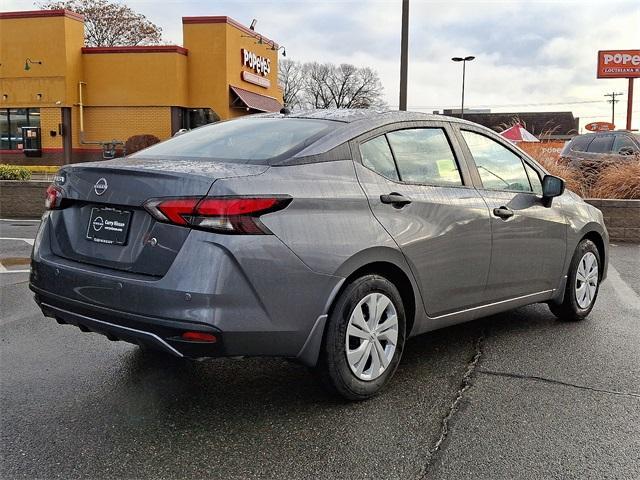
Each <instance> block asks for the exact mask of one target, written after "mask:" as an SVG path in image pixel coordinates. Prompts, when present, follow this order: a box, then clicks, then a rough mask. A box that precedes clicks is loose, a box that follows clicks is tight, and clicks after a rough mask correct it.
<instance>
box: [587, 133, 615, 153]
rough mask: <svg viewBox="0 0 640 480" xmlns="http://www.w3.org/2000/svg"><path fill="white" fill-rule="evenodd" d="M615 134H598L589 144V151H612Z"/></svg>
mask: <svg viewBox="0 0 640 480" xmlns="http://www.w3.org/2000/svg"><path fill="white" fill-rule="evenodd" d="M612 146H613V135H597V136H596V137H595V138H594V139H593V142H591V143H590V144H589V148H588V149H587V152H589V153H611V148H612Z"/></svg>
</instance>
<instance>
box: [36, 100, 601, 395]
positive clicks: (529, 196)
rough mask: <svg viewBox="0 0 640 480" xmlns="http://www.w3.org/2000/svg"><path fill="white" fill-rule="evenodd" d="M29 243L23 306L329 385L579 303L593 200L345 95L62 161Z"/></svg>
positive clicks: (491, 148)
mask: <svg viewBox="0 0 640 480" xmlns="http://www.w3.org/2000/svg"><path fill="white" fill-rule="evenodd" d="M46 205H47V209H48V210H47V212H46V213H45V215H44V217H43V222H42V225H41V228H40V230H39V232H38V235H37V238H36V241H35V245H34V250H33V257H32V271H31V278H30V286H31V289H32V290H33V291H34V292H35V298H36V301H37V302H38V304H39V305H40V307H41V309H42V311H43V313H44V314H45V315H46V316H48V317H52V318H55V319H56V320H57V321H58V323H60V324H71V325H75V326H77V327H79V328H80V330H82V331H83V332H98V333H101V334H103V335H105V336H106V337H107V338H108V339H110V340H125V341H128V342H132V343H136V344H138V345H140V346H141V347H144V348H149V347H150V348H153V349H157V350H160V351H162V352H165V353H168V354H172V355H175V356H178V357H187V358H203V357H216V356H282V357H287V358H291V359H294V360H296V361H298V362H301V363H303V364H305V365H308V366H309V367H311V368H312V370H313V371H314V372H315V373H316V374H317V376H318V377H319V379H320V380H321V381H322V382H324V384H325V385H326V386H327V387H328V388H330V389H331V390H333V391H335V392H336V393H338V394H340V395H342V396H344V397H346V398H348V399H354V400H359V399H365V398H368V397H370V396H372V395H375V394H376V393H378V392H379V391H380V390H381V389H382V388H383V387H384V386H385V385H386V384H387V383H388V382H389V380H390V379H391V377H392V376H393V373H394V371H395V370H396V368H397V366H398V363H399V362H400V359H401V356H402V350H403V347H404V344H405V341H406V339H407V338H408V337H410V336H414V335H419V334H422V333H425V332H428V331H431V330H434V329H437V328H442V327H445V326H449V325H453V324H456V323H461V322H466V321H469V320H473V319H475V318H479V317H483V316H486V315H490V314H494V313H497V312H501V311H504V310H507V309H511V308H515V307H520V306H523V305H526V304H531V303H536V302H546V303H548V304H549V307H550V308H551V311H552V312H553V313H554V314H556V315H557V316H558V317H559V318H560V319H563V320H582V319H584V318H585V317H586V316H587V315H588V314H589V312H590V311H591V309H592V307H593V305H594V302H595V301H596V297H597V294H598V287H599V284H600V282H602V281H603V280H604V278H605V277H606V270H607V260H608V252H607V248H608V246H607V245H608V235H607V231H606V229H605V227H604V224H603V221H602V215H601V213H600V211H599V210H597V209H596V208H594V207H592V206H590V205H588V204H586V203H585V202H583V201H582V199H580V198H579V197H578V196H577V195H575V194H574V193H572V192H570V191H568V190H567V191H565V188H564V182H563V181H562V180H561V179H560V178H557V177H553V176H551V175H549V174H548V173H547V172H545V170H544V169H543V168H542V167H541V166H540V165H538V164H537V163H536V162H534V161H533V160H532V159H531V158H529V157H528V156H527V155H526V154H525V153H523V152H522V151H520V150H519V149H517V148H516V147H514V146H513V145H511V144H510V143H508V142H506V141H504V140H503V139H502V138H501V137H500V136H498V135H496V134H495V133H493V132H492V131H491V130H488V129H486V128H483V127H481V126H479V125H476V124H473V123H470V122H466V121H463V120H458V119H454V118H447V117H442V116H432V115H426V114H419V113H406V112H376V111H360V110H340V111H305V112H298V113H295V114H289V113H284V114H265V115H258V116H250V117H245V118H242V119H238V120H232V121H227V122H220V123H216V124H212V125H208V126H204V127H201V128H198V129H195V130H192V131H190V132H188V133H185V134H183V135H180V136H178V137H175V138H173V139H170V140H167V141H165V142H163V143H160V144H157V145H154V146H152V147H150V148H147V149H146V150H143V151H140V152H138V153H136V154H134V155H132V156H130V157H128V158H124V159H116V160H112V161H106V162H97V163H89V164H77V165H70V166H65V167H63V168H62V169H61V170H60V172H59V173H58V175H57V176H56V180H55V183H54V184H52V185H51V186H50V187H49V189H48V191H47V200H46Z"/></svg>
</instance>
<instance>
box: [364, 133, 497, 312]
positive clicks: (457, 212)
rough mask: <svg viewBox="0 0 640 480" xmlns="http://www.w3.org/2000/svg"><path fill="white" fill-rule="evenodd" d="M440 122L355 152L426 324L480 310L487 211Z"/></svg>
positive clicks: (376, 138) (371, 139)
mask: <svg viewBox="0 0 640 480" xmlns="http://www.w3.org/2000/svg"><path fill="white" fill-rule="evenodd" d="M451 139H452V137H451V130H450V127H449V125H448V124H446V123H445V122H438V123H429V124H419V123H413V124H412V126H411V127H407V126H406V125H405V126H395V127H391V128H387V129H379V130H377V131H374V132H371V133H369V134H367V135H366V136H364V137H361V138H359V139H357V140H356V141H355V142H354V143H353V144H352V151H353V152H354V157H355V160H356V161H355V168H356V172H357V176H358V180H359V181H360V184H361V185H362V188H363V189H364V191H365V193H366V195H367V197H368V199H369V203H370V205H371V209H372V211H373V213H374V215H375V216H376V218H377V219H378V220H379V221H380V223H381V224H382V225H383V226H384V228H385V229H386V230H387V231H388V232H389V234H390V235H391V236H392V237H393V238H394V240H395V241H396V243H397V244H398V246H399V247H400V249H401V250H402V252H403V254H404V255H405V257H406V258H407V261H408V263H409V265H410V266H411V269H412V272H413V274H414V276H415V278H416V281H417V283H418V285H419V288H420V291H421V293H422V297H423V300H424V303H425V309H426V311H427V313H428V315H429V316H431V317H435V316H439V315H442V314H446V313H448V312H452V311H456V310H460V309H463V308H465V307H469V306H471V305H476V304H478V303H481V302H482V293H483V290H484V287H485V283H486V280H487V275H488V272H489V257H490V253H491V232H490V219H489V212H488V210H487V207H486V205H485V203H484V201H483V199H482V197H481V196H480V194H479V193H478V192H477V191H476V189H475V188H473V186H472V185H471V180H470V176H469V173H468V169H467V166H466V164H465V163H464V162H460V161H459V160H458V158H459V155H460V152H459V150H458V148H459V147H457V143H456V144H455V148H454V144H453V143H452V141H451Z"/></svg>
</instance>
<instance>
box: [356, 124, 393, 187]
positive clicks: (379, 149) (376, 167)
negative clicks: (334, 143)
mask: <svg viewBox="0 0 640 480" xmlns="http://www.w3.org/2000/svg"><path fill="white" fill-rule="evenodd" d="M360 156H361V157H362V164H363V165H364V166H365V167H368V168H370V169H371V170H373V171H374V172H378V173H379V174H380V175H382V176H383V177H387V178H390V179H391V180H396V181H398V180H399V178H398V171H397V170H396V164H395V162H394V161H393V155H392V154H391V149H390V148H389V142H387V139H386V137H385V136H384V135H381V136H379V137H376V138H374V139H372V140H369V141H368V142H365V143H363V144H361V145H360Z"/></svg>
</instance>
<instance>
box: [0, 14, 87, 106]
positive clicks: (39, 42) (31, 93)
mask: <svg viewBox="0 0 640 480" xmlns="http://www.w3.org/2000/svg"><path fill="white" fill-rule="evenodd" d="M83 28H84V24H83V22H82V21H80V20H78V19H77V18H70V17H68V16H63V15H60V16H53V17H35V18H1V19H0V63H1V64H2V65H0V93H1V94H2V95H3V97H0V108H2V107H21V106H23V107H24V106H26V107H38V106H40V107H45V106H51V105H70V104H72V103H73V101H74V100H75V98H74V97H73V96H72V95H71V93H72V91H73V87H74V85H75V84H76V83H77V78H78V77H79V76H80V72H81V67H82V65H81V60H80V56H81V47H82V44H83V42H84V38H83ZM27 58H29V59H31V60H33V61H41V62H42V64H41V65H38V64H34V63H32V64H30V69H29V70H25V61H26V59H27ZM38 94H41V97H40V98H38V96H37V95H38ZM4 95H7V97H6V99H5V98H4ZM57 102H59V103H57Z"/></svg>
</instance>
